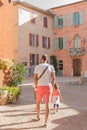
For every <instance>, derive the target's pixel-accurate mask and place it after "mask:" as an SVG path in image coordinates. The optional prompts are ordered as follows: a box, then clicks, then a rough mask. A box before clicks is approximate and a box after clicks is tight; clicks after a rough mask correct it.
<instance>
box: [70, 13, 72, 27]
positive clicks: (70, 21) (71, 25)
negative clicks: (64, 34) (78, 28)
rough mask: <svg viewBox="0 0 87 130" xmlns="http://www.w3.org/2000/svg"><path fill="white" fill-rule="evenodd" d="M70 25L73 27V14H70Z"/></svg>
mask: <svg viewBox="0 0 87 130" xmlns="http://www.w3.org/2000/svg"><path fill="white" fill-rule="evenodd" d="M70 25H71V26H72V25H73V14H70Z"/></svg>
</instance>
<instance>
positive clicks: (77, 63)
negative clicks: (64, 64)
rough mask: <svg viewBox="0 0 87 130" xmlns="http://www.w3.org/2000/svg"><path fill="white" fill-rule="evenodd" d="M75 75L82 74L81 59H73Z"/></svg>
mask: <svg viewBox="0 0 87 130" xmlns="http://www.w3.org/2000/svg"><path fill="white" fill-rule="evenodd" d="M73 76H81V60H80V59H74V60H73Z"/></svg>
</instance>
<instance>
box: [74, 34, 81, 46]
mask: <svg viewBox="0 0 87 130" xmlns="http://www.w3.org/2000/svg"><path fill="white" fill-rule="evenodd" d="M79 47H80V38H79V36H75V38H74V48H79Z"/></svg>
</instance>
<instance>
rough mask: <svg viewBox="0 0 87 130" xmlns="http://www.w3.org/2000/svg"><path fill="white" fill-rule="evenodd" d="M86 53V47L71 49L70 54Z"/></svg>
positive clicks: (81, 54)
mask: <svg viewBox="0 0 87 130" xmlns="http://www.w3.org/2000/svg"><path fill="white" fill-rule="evenodd" d="M84 54H85V47H81V48H70V49H69V55H70V56H83V55H84Z"/></svg>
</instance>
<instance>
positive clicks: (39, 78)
mask: <svg viewBox="0 0 87 130" xmlns="http://www.w3.org/2000/svg"><path fill="white" fill-rule="evenodd" d="M48 66H49V65H48ZM48 66H47V67H46V68H45V69H44V71H43V72H42V74H41V75H40V76H39V78H38V80H39V79H40V78H41V77H42V75H43V74H44V73H45V71H46V70H47V68H48Z"/></svg>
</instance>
